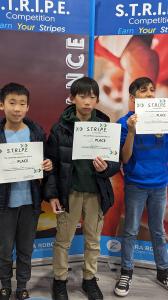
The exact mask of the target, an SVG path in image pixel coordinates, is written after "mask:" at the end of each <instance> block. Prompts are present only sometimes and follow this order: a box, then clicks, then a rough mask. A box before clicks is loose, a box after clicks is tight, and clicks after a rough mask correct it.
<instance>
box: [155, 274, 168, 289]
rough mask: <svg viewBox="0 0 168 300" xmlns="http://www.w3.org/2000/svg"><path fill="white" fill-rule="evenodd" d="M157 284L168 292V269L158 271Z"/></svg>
mask: <svg viewBox="0 0 168 300" xmlns="http://www.w3.org/2000/svg"><path fill="white" fill-rule="evenodd" d="M157 282H158V283H159V284H160V285H161V286H163V287H164V288H165V289H167V290H168V269H165V270H157Z"/></svg>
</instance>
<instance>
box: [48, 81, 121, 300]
mask: <svg viewBox="0 0 168 300" xmlns="http://www.w3.org/2000/svg"><path fill="white" fill-rule="evenodd" d="M70 97H71V100H72V103H73V105H71V106H70V107H68V108H67V109H66V110H65V111H64V112H63V114H62V116H61V118H60V121H59V122H58V124H55V125H54V126H53V128H52V129H51V133H50V136H49V139H48V157H49V158H50V159H51V160H52V161H53V164H54V167H55V178H56V189H55V190H54V189H53V190H52V189H51V188H48V194H47V195H46V197H45V198H47V199H50V203H51V207H52V209H53V212H54V213H58V214H57V235H56V242H55V245H54V266H53V267H54V281H53V298H54V299H55V300H67V299H68V294H67V290H66V282H67V275H68V249H69V247H70V245H71V241H72V239H73V237H74V234H75V230H76V226H77V224H78V222H79V220H80V217H81V216H82V219H83V233H84V236H85V250H84V267H83V283H82V288H83V290H84V291H85V292H86V294H87V295H88V298H89V299H93V300H94V299H95V300H98V299H103V295H102V292H101V291H100V289H99V287H98V285H97V281H96V278H95V274H96V271H97V259H98V256H99V250H100V234H101V230H102V225H103V213H105V212H106V211H107V210H108V208H109V207H110V206H111V205H112V203H113V191H112V187H111V183H110V180H109V177H111V176H112V175H114V174H115V173H116V172H117V171H118V170H119V167H120V166H119V163H114V162H106V161H104V160H103V159H102V158H101V157H97V158H95V159H94V160H93V161H92V160H74V161H72V144H73V130H74V122H75V121H93V122H94V121H95V122H103V121H107V120H108V117H107V116H105V115H104V114H103V113H101V112H98V111H97V110H95V106H96V104H97V103H98V101H99V87H98V84H97V82H96V81H95V80H93V79H91V78H88V77H83V78H80V79H78V80H76V81H75V82H74V83H73V84H72V86H71V96H70ZM46 192H47V191H46ZM63 209H64V211H63ZM61 211H62V212H61ZM59 212H60V213H59Z"/></svg>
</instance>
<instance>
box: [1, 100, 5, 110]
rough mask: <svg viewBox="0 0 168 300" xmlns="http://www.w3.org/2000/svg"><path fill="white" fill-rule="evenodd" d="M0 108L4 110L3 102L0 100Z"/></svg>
mask: <svg viewBox="0 0 168 300" xmlns="http://www.w3.org/2000/svg"><path fill="white" fill-rule="evenodd" d="M0 110H4V104H3V102H1V101H0Z"/></svg>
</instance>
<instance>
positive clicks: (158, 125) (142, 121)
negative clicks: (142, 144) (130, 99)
mask: <svg viewBox="0 0 168 300" xmlns="http://www.w3.org/2000/svg"><path fill="white" fill-rule="evenodd" d="M135 113H136V114H137V123H136V133H137V134H164V133H168V98H145V99H144V98H143V99H135Z"/></svg>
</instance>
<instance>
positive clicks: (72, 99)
mask: <svg viewBox="0 0 168 300" xmlns="http://www.w3.org/2000/svg"><path fill="white" fill-rule="evenodd" d="M69 99H70V100H71V102H72V103H73V104H75V98H74V97H73V96H72V95H70V96H69Z"/></svg>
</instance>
